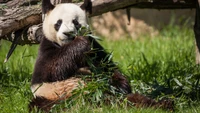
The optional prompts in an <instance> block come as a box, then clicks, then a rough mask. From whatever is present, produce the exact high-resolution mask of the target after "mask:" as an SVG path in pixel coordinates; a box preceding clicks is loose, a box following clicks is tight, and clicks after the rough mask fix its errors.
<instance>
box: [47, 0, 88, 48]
mask: <svg viewBox="0 0 200 113" xmlns="http://www.w3.org/2000/svg"><path fill="white" fill-rule="evenodd" d="M59 19H60V20H62V24H61V26H60V28H59V30H58V31H56V30H55V29H54V25H55V24H56V23H57V21H58V20H59ZM74 19H76V20H77V21H78V22H79V24H81V26H87V18H86V13H85V11H84V10H82V9H81V8H80V6H78V5H75V4H72V3H65V4H58V5H56V7H55V8H54V9H53V10H52V11H50V12H48V13H47V14H46V15H45V18H44V22H43V32H44V35H45V36H46V37H47V38H48V39H49V40H50V41H52V42H56V43H58V44H59V45H60V46H62V45H63V44H66V43H68V42H70V41H71V40H69V39H68V38H69V37H68V36H67V35H65V34H64V33H76V32H77V30H76V28H75V26H74V24H73V23H72V21H73V20H74Z"/></svg>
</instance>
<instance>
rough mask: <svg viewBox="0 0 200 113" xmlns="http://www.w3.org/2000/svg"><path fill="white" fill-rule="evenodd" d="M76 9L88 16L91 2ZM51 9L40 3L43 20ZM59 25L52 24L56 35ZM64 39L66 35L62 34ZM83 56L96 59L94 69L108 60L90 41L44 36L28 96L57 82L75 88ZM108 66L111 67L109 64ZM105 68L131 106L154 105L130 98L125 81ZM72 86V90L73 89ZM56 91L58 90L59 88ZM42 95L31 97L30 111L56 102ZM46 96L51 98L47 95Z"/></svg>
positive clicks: (86, 0) (46, 1)
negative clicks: (30, 92) (132, 104)
mask: <svg viewBox="0 0 200 113" xmlns="http://www.w3.org/2000/svg"><path fill="white" fill-rule="evenodd" d="M80 7H81V8H82V9H83V10H85V11H87V12H89V13H92V2H91V1H90V0H84V4H83V5H81V6H80ZM54 8H55V6H54V5H52V4H51V3H50V0H43V1H42V12H43V14H45V15H46V16H48V14H49V13H51V11H52V10H53V9H54ZM63 13H65V12H63ZM72 23H73V24H74V26H75V28H76V29H79V28H80V27H81V26H82V25H81V24H80V23H79V21H77V20H76V19H75V20H73V21H72ZM60 24H62V20H58V21H57V23H55V25H54V29H55V30H56V31H58V30H59V27H60ZM66 35H68V34H67V33H66ZM69 37H70V36H68V38H69ZM91 48H93V49H96V50H99V51H97V52H96V53H95V54H92V53H90V51H91ZM88 53H89V54H88ZM86 56H87V57H88V56H89V57H94V56H95V57H96V59H95V60H96V61H94V62H93V64H94V65H95V66H98V65H99V64H100V62H101V61H102V60H104V61H105V60H108V59H105V58H106V57H107V53H106V52H105V51H104V48H103V47H102V46H101V45H100V44H99V43H98V42H97V41H96V40H94V39H93V38H91V37H86V36H78V37H76V38H73V37H72V40H71V42H69V43H66V44H60V43H57V42H56V41H51V40H49V37H47V36H46V35H44V36H43V38H42V41H41V42H40V48H39V52H38V57H37V60H36V64H35V68H34V72H33V76H32V82H31V87H32V88H33V90H32V92H33V93H34V90H37V88H35V87H34V86H35V85H38V84H39V86H40V85H44V87H45V85H46V86H49V84H56V83H60V82H63V84H68V83H67V82H69V81H68V80H72V81H76V84H77V83H78V82H77V81H78V80H77V78H73V77H74V76H75V75H76V73H77V72H78V70H79V69H80V68H82V67H88V64H87V62H86ZM111 64H112V65H111V66H115V65H114V63H112V61H111ZM108 68H109V67H108ZM108 68H105V69H104V71H111V72H113V76H112V78H111V79H112V80H111V84H112V85H113V86H115V87H116V88H117V89H120V90H121V91H122V92H123V93H124V94H125V95H128V96H127V98H128V100H129V101H131V102H133V103H142V104H144V105H147V106H151V104H152V103H155V101H154V100H152V99H149V98H148V97H145V96H143V95H140V94H132V90H131V87H130V85H129V82H128V80H127V79H126V78H125V77H124V76H123V75H122V74H121V73H120V72H119V71H118V69H113V70H108ZM76 84H75V85H74V86H73V87H76ZM70 85H71V83H70ZM72 85H73V84H72ZM59 87H62V85H61V86H59ZM63 87H65V86H63ZM67 87H68V86H67ZM39 88H40V87H39ZM50 89H51V88H50ZM61 89H62V88H61ZM72 89H73V88H72ZM70 90H71V89H70ZM47 92H48V91H47ZM39 93H40V91H39ZM42 93H43V92H42ZM44 93H45V92H44ZM51 93H53V92H51ZM62 93H63V92H62ZM43 95H44V96H41V95H39V94H38V93H35V95H34V96H35V97H34V98H33V100H32V101H31V102H30V104H29V107H30V109H32V108H33V107H34V106H36V107H37V108H40V109H42V110H44V111H46V112H48V111H49V110H50V109H51V106H52V105H53V104H55V103H56V101H57V100H59V98H55V96H54V97H49V98H48V96H47V97H45V96H46V95H45V94H43ZM50 96H52V95H51V94H50ZM69 96H70V94H69V95H68V96H66V97H65V98H62V99H66V98H68V97H69ZM137 98H139V100H137ZM136 100H137V101H136ZM145 100H148V104H145V103H144V102H145ZM142 104H139V105H142Z"/></svg>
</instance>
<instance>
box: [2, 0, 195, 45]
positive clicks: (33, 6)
mask: <svg viewBox="0 0 200 113" xmlns="http://www.w3.org/2000/svg"><path fill="white" fill-rule="evenodd" d="M4 1H5V0H4ZM6 1H7V2H6V3H4V4H0V14H2V16H0V39H5V40H9V41H13V39H12V38H11V34H12V33H13V32H15V31H17V30H20V29H25V31H28V27H30V26H32V25H36V24H39V23H41V22H42V19H41V17H42V16H41V6H40V1H41V0H12V1H10V0H6ZM52 1H54V2H52V3H56V4H57V3H60V2H63V1H64V0H52ZM65 1H71V0H65ZM195 1H196V0H94V1H93V12H92V14H91V15H89V17H93V16H97V15H101V14H103V13H106V12H109V11H115V10H118V9H125V8H130V7H140V8H158V9H167V8H194V7H195ZM0 3H2V2H1V1H0ZM35 39H37V38H35ZM35 42H38V41H35ZM25 43H27V44H29V43H32V41H29V39H28V37H26V38H24V39H22V40H21V41H19V42H18V44H25Z"/></svg>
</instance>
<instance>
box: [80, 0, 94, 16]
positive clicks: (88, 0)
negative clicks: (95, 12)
mask: <svg viewBox="0 0 200 113" xmlns="http://www.w3.org/2000/svg"><path fill="white" fill-rule="evenodd" d="M81 9H83V10H85V11H86V12H89V13H90V14H92V2H91V0H84V3H83V4H82V5H81Z"/></svg>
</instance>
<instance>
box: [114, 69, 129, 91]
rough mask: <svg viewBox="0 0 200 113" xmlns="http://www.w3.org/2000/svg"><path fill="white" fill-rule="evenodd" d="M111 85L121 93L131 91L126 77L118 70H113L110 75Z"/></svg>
mask: <svg viewBox="0 0 200 113" xmlns="http://www.w3.org/2000/svg"><path fill="white" fill-rule="evenodd" d="M111 85H113V86H114V87H116V88H117V89H119V90H120V92H122V93H123V94H130V93H132V89H131V86H130V84H129V81H128V80H127V78H126V77H125V76H124V75H122V73H120V72H119V71H118V70H115V71H114V73H113V76H112V80H111Z"/></svg>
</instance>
